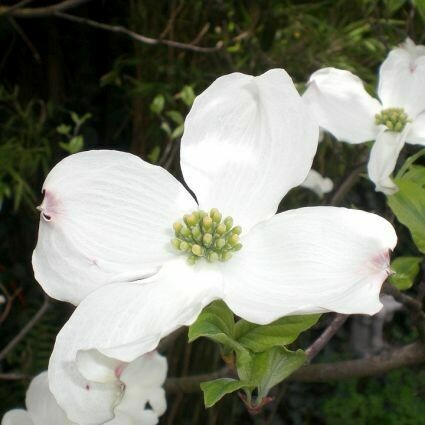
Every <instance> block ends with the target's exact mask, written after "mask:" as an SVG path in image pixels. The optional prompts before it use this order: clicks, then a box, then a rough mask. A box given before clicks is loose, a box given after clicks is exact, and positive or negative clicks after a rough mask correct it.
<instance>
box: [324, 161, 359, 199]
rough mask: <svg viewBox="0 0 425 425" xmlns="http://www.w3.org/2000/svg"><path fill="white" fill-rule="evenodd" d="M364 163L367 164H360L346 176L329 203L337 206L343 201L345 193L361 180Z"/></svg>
mask: <svg viewBox="0 0 425 425" xmlns="http://www.w3.org/2000/svg"><path fill="white" fill-rule="evenodd" d="M364 165H365V164H361V165H359V166H358V167H356V168H355V169H354V170H353V171H352V172H351V173H350V174H349V175H348V176H347V177H346V179H345V180H344V181H343V182H342V183H341V184H340V186H339V187H338V189H337V190H336V191H335V192H334V194H333V195H332V198H331V199H330V201H329V205H332V206H336V205H339V204H340V203H341V201H342V200H343V199H344V197H345V195H346V194H347V193H348V192H349V191H350V190H351V189H352V188H353V186H354V185H355V184H356V183H357V181H358V180H359V178H360V174H361V172H362V170H363V168H364Z"/></svg>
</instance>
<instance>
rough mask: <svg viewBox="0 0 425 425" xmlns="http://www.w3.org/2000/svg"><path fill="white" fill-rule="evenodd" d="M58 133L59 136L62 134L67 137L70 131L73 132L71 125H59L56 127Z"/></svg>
mask: <svg viewBox="0 0 425 425" xmlns="http://www.w3.org/2000/svg"><path fill="white" fill-rule="evenodd" d="M56 131H57V132H58V133H59V134H62V135H64V136H67V135H68V134H69V133H70V131H71V126H70V125H66V124H61V125H58V126H57V127H56Z"/></svg>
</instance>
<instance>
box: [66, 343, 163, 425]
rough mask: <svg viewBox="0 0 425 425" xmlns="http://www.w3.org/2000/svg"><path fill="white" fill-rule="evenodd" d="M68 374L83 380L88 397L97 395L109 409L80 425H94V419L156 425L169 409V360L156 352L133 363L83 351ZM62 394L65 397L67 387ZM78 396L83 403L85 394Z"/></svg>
mask: <svg viewBox="0 0 425 425" xmlns="http://www.w3.org/2000/svg"><path fill="white" fill-rule="evenodd" d="M71 368H72V369H73V370H71ZM68 372H69V373H71V374H72V376H73V377H74V379H78V380H80V382H79V384H80V385H83V386H84V388H85V393H86V396H89V397H93V394H94V397H96V399H98V400H101V406H103V409H105V406H106V409H105V410H103V411H101V412H92V415H90V416H89V417H86V418H85V419H84V422H80V423H81V424H86V423H87V424H91V423H93V418H94V417H95V416H99V417H108V418H110V417H113V419H111V420H110V421H108V422H106V423H105V425H156V424H157V423H158V418H159V416H161V415H162V414H163V413H164V412H165V410H166V408H167V401H166V399H165V391H164V389H163V388H162V385H163V384H164V382H165V378H166V376H167V359H166V358H165V357H163V356H161V355H159V354H158V353H157V352H156V351H154V352H150V353H147V354H145V355H143V356H141V357H138V358H137V359H136V360H133V361H132V362H131V363H125V362H122V361H119V360H116V359H112V358H110V357H106V356H104V355H103V354H101V353H99V352H98V351H96V350H89V351H81V352H79V353H78V355H77V360H76V362H75V363H71V364H70V368H69V369H68ZM63 391H64V392H65V394H64V395H66V391H67V385H66V384H65V385H64V386H63ZM68 395H69V394H68ZM71 395H74V396H75V395H76V393H74V394H71ZM78 395H80V396H82V397H83V399H82V400H80V401H79V402H82V403H84V394H83V393H79V394H78ZM82 419H83V418H82ZM82 419H81V420H82ZM101 423H103V422H101Z"/></svg>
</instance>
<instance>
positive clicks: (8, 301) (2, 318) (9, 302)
mask: <svg viewBox="0 0 425 425" xmlns="http://www.w3.org/2000/svg"><path fill="white" fill-rule="evenodd" d="M0 288H1V289H2V291H3V292H4V294H5V295H6V307H5V308H4V311H3V313H2V314H1V315H0V325H1V324H2V323H3V322H4V321H5V320H6V317H7V316H8V315H9V313H10V310H11V309H12V305H13V302H14V301H15V299H16V297H17V296H18V295H19V294H20V293H21V292H22V288H18V289H17V290H16V291H15V292H14V293H13V294H12V295H10V294H9V292H8V291H7V289H6V288H5V287H4V286H3V285H2V284H0Z"/></svg>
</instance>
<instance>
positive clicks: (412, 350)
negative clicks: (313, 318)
mask: <svg viewBox="0 0 425 425" xmlns="http://www.w3.org/2000/svg"><path fill="white" fill-rule="evenodd" d="M423 363H425V344H423V343H420V342H415V343H413V344H409V345H406V346H404V347H401V348H396V349H393V350H391V351H388V352H385V353H383V354H380V355H377V356H373V357H369V358H367V359H359V360H348V361H341V362H334V363H323V364H315V365H306V366H303V367H302V368H300V369H298V370H297V371H296V372H295V373H294V374H293V375H291V376H290V377H289V378H288V380H290V381H297V382H311V383H317V382H328V381H333V380H341V379H348V378H360V377H366V376H375V375H381V374H383V373H387V372H389V371H391V370H393V369H398V368H401V367H405V366H414V365H419V364H423ZM232 376H233V375H232V372H231V370H230V369H229V368H223V369H221V370H219V371H217V372H213V373H209V374H203V375H196V376H189V377H183V378H168V379H167V381H166V382H165V389H166V390H167V391H168V392H170V393H179V392H184V393H193V392H197V391H200V386H199V384H200V383H201V382H204V381H209V380H211V379H218V378H224V377H232Z"/></svg>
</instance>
